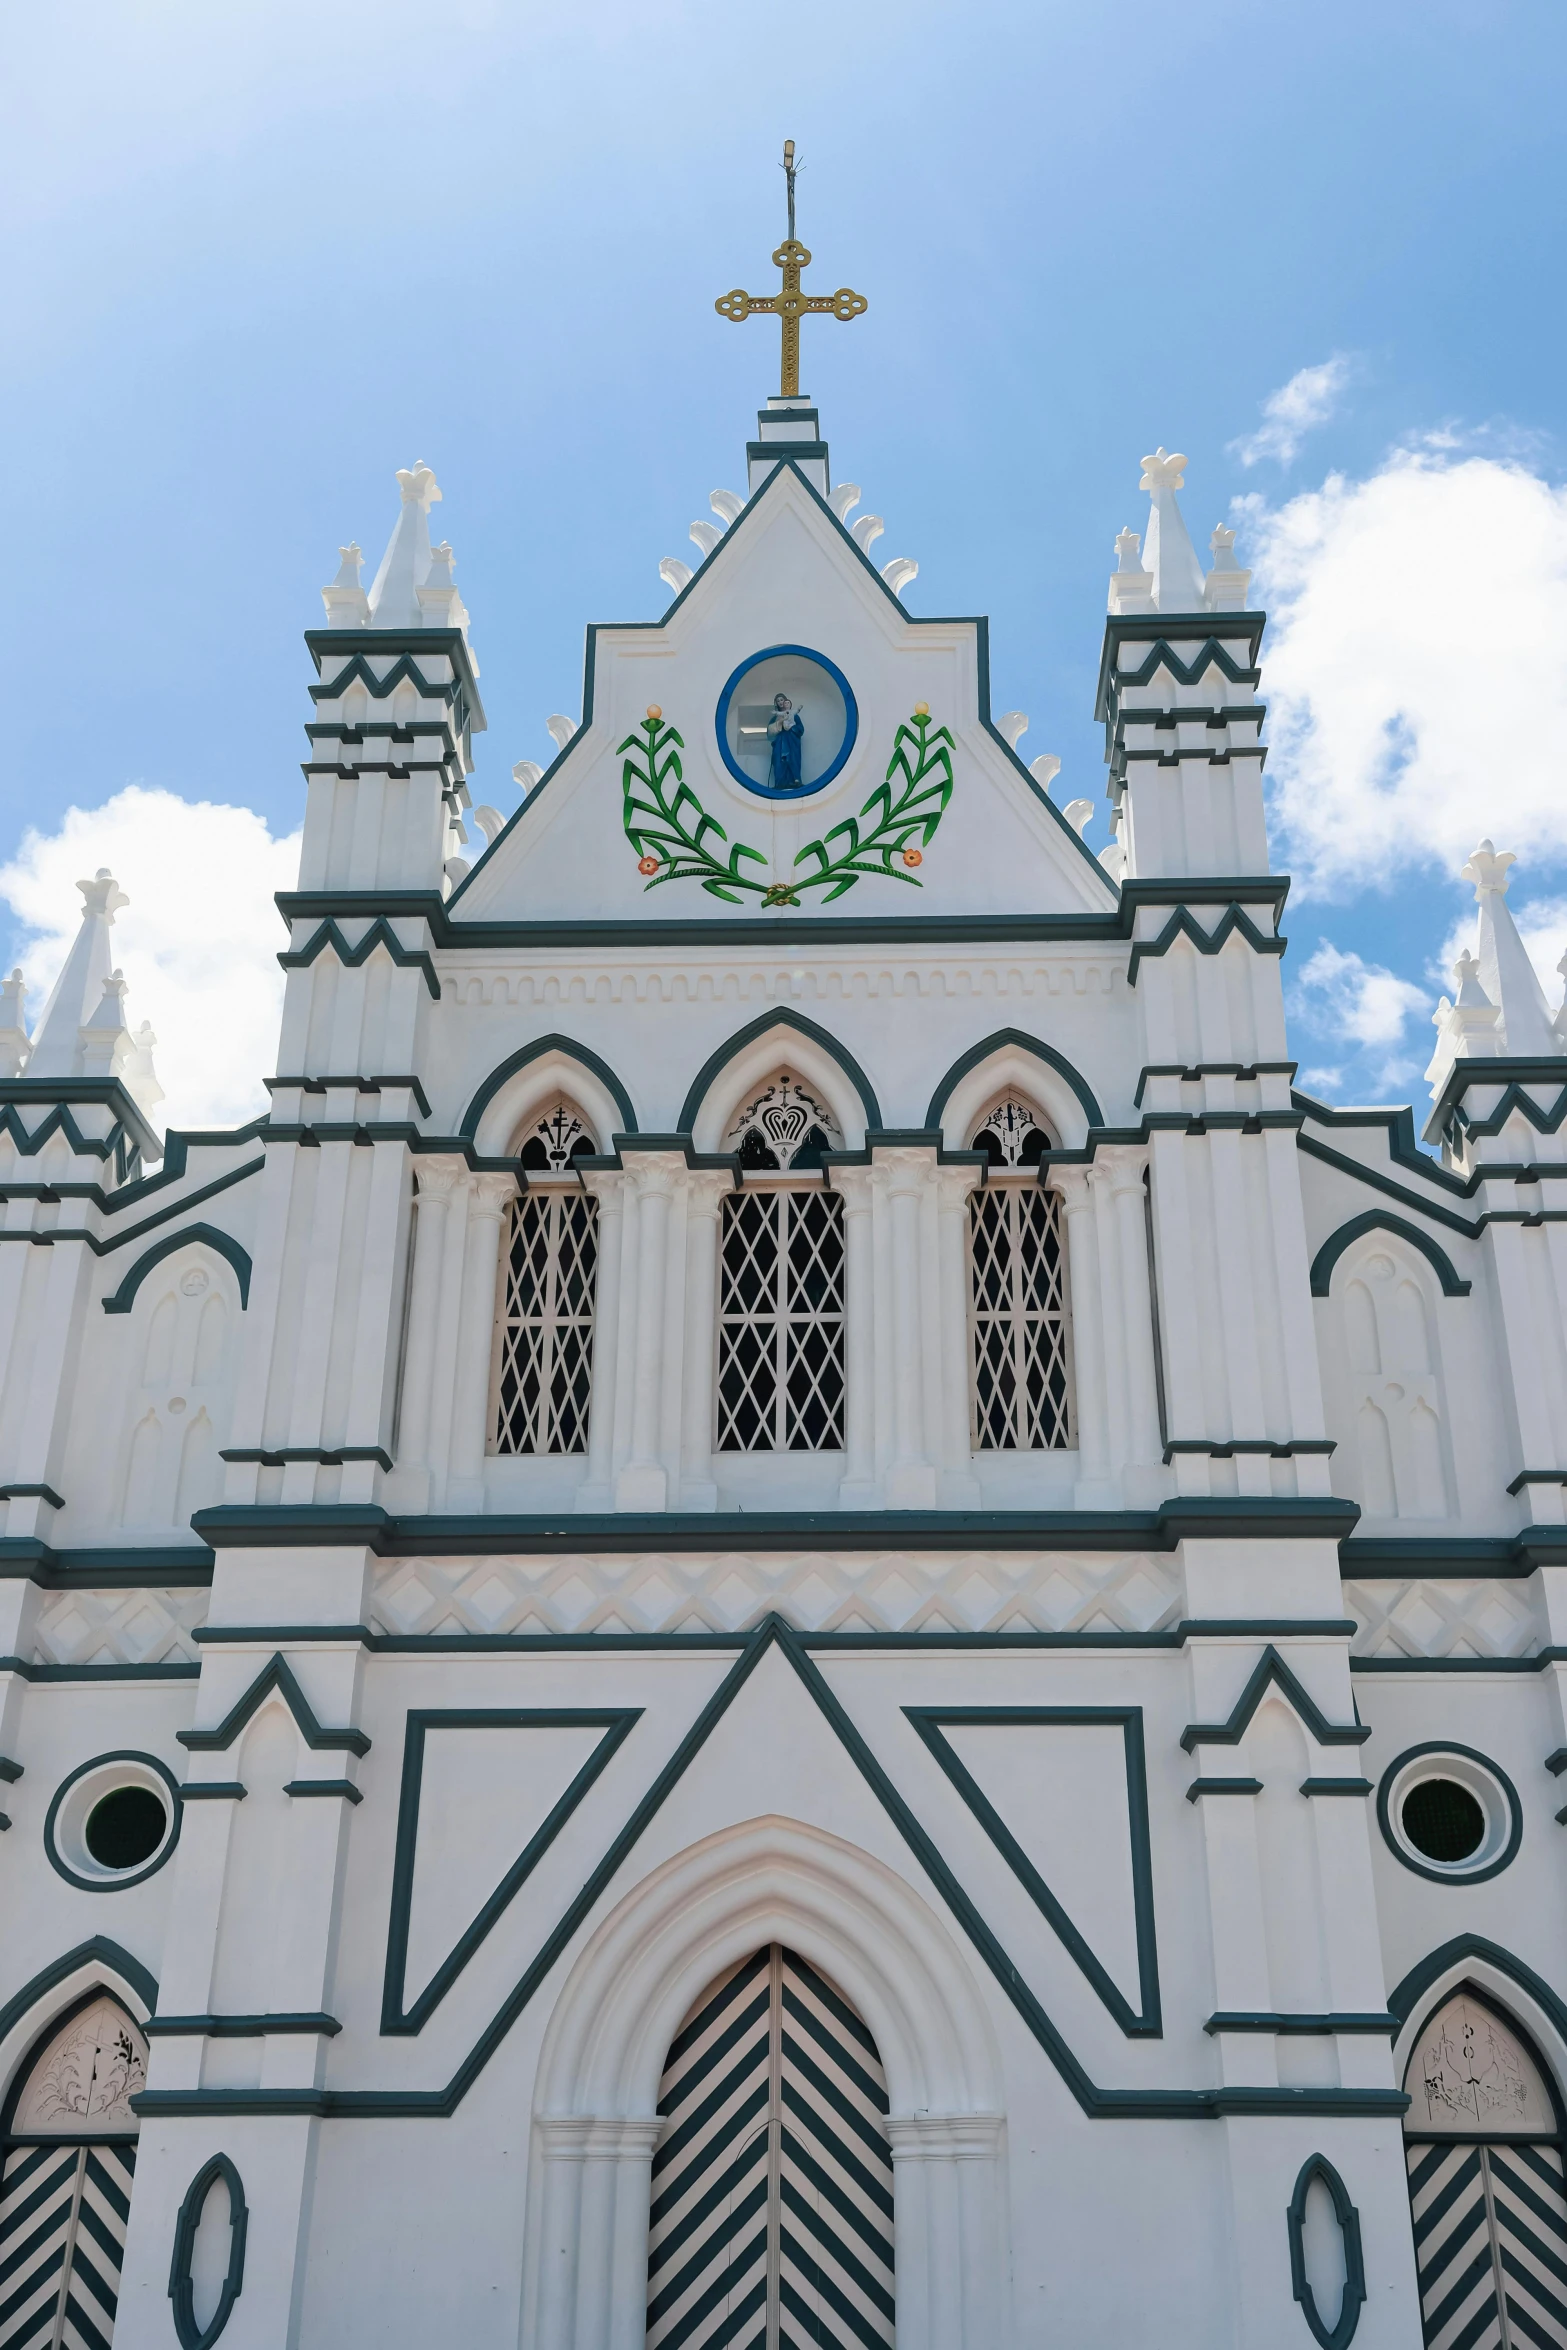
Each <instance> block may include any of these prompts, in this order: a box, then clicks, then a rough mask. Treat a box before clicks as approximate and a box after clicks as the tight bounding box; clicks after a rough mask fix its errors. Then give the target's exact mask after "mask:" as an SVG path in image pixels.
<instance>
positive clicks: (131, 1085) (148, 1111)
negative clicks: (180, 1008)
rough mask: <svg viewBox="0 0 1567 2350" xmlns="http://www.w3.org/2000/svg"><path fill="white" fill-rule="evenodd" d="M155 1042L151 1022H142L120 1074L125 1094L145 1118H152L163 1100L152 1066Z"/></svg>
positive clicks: (155, 1072)
mask: <svg viewBox="0 0 1567 2350" xmlns="http://www.w3.org/2000/svg"><path fill="white" fill-rule="evenodd" d="M157 1041H158V1039H157V1037H156V1036H155V1035H154V1033H153V1026H152V1022H151V1021H150V1020H144V1021H143V1022H142V1024H141V1026H140V1027H139V1028H138V1029H137V1031H136V1034H135V1035H134V1036H133V1037H132V1039H131V1049H130V1052H129V1054H128V1055H127V1056H126V1062H125V1068H124V1071H123V1073H122V1074H123V1077H124V1081H125V1090H126V1092H127V1093H128V1094H129V1095H130V1097H131V1099H132V1100H133V1101H134V1102H135V1104H136V1107H137V1108H138V1109H139V1110H140V1111H141V1113H142V1115H143V1117H145V1118H150V1117H151V1116H152V1113H153V1111H154V1110H155V1109H156V1108H157V1106H158V1104H159V1102H161V1101H162V1099H163V1088H162V1086H161V1085H160V1084H159V1083H158V1073H157V1071H156V1069H154V1067H153V1065H152V1048H153V1046H154V1045H155V1044H156V1043H157Z"/></svg>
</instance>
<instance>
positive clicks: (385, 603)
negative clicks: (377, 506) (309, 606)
mask: <svg viewBox="0 0 1567 2350" xmlns="http://www.w3.org/2000/svg"><path fill="white" fill-rule="evenodd" d="M397 486H398V488H399V490H401V492H402V498H403V504H402V511H401V513H400V514H399V515H398V517H397V527H396V529H395V530H394V531H393V533H392V536H391V539H390V541H389V542H388V545H387V549H386V553H385V554H384V555H383V556H382V558H381V568H380V570H379V571H378V572H377V573H376V575H375V582H374V585H373V586H372V587H371V590H370V620H371V625H372V626H373V627H375V628H422V627H424V626H426V625H427V623H426V622H425V620H424V617H423V615H422V614H421V612H420V610H419V590H420V588H422V587H423V585H424V583H425V580H426V578H427V577H428V576H429V570H430V508H431V507H432V506H433V505H434V504H435V503H436V501H437V499H438V498H439V497H440V494H441V493H440V490H439V488H438V487H437V485H436V479H435V476H434V474H433V473H432V472H431V471H430V468H429V466H428V465H426V464H425V463H424V461H423V459H422V458H421V459H420V460H419V461H418V463H417V464H415V465H412V466H409V467H406V468H404V469H402V470H401V471H399V473H398V476H397Z"/></svg>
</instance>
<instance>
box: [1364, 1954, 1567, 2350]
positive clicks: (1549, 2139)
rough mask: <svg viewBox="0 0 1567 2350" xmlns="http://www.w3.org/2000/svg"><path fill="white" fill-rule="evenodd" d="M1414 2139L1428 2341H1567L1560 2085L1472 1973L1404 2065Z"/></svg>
mask: <svg viewBox="0 0 1567 2350" xmlns="http://www.w3.org/2000/svg"><path fill="white" fill-rule="evenodd" d="M1404 2089H1405V2093H1406V2094H1407V2096H1408V2098H1409V2110H1408V2111H1407V2113H1406V2114H1405V2116H1404V2147H1405V2154H1406V2157H1407V2160H1408V2164H1409V2201H1410V2208H1411V2211H1412V2213H1413V2216H1414V2226H1415V2259H1416V2263H1417V2266H1418V2268H1419V2272H1420V2314H1421V2322H1422V2324H1423V2326H1424V2329H1425V2339H1426V2343H1427V2350H1456V2346H1457V2345H1458V2344H1460V2343H1462V2344H1464V2345H1465V2346H1466V2350H1496V2346H1498V2345H1500V2346H1502V2350H1511V2346H1513V2345H1517V2346H1519V2350H1522V2345H1524V2344H1526V2343H1527V2344H1531V2345H1532V2344H1535V2343H1562V2342H1567V2184H1564V2179H1563V2170H1562V2118H1561V2112H1560V2108H1559V2104H1558V2100H1557V2097H1556V2092H1555V2089H1554V2087H1553V2086H1552V2084H1551V2081H1550V2079H1549V2077H1548V2075H1547V2074H1546V2071H1545V2068H1544V2066H1543V2065H1542V2064H1541V2063H1540V2061H1539V2059H1538V2057H1537V2056H1536V2055H1535V2053H1534V2051H1533V2049H1532V2048H1531V2047H1530V2046H1529V2043H1528V2041H1527V2040H1526V2038H1525V2037H1524V2034H1523V2033H1522V2032H1521V2031H1520V2030H1519V2029H1518V2027H1517V2025H1516V2024H1514V2023H1513V2022H1512V2021H1511V2019H1510V2018H1504V2017H1502V2016H1500V2015H1499V2014H1498V2013H1497V2011H1496V2009H1495V2008H1494V2007H1492V2006H1491V2005H1490V2003H1489V2002H1488V2001H1487V2000H1485V1999H1483V1998H1482V1997H1481V1996H1480V1995H1479V1993H1478V1992H1476V1991H1475V1990H1474V1989H1473V1987H1472V1986H1471V1985H1469V1984H1467V1983H1466V1984H1465V1985H1464V1986H1463V1988H1462V1989H1461V1990H1459V1991H1458V1992H1456V1993H1455V1994H1454V1995H1453V1996H1452V1997H1451V1998H1449V1999H1447V2000H1446V2001H1444V2003H1443V2005H1442V2006H1441V2007H1440V2008H1439V2009H1438V2010H1437V2012H1436V2013H1435V2014H1434V2015H1433V2016H1432V2017H1431V2018H1430V2020H1429V2021H1428V2022H1427V2024H1426V2026H1425V2029H1424V2030H1423V2031H1422V2032H1421V2034H1420V2036H1419V2038H1418V2039H1417V2040H1416V2042H1415V2045H1414V2050H1413V2053H1412V2054H1411V2056H1410V2059H1409V2064H1408V2067H1407V2069H1406V2071H1405V2074H1404Z"/></svg>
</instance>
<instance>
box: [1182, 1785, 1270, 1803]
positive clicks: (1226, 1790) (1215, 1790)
mask: <svg viewBox="0 0 1567 2350" xmlns="http://www.w3.org/2000/svg"><path fill="white" fill-rule="evenodd" d="M1261 1793H1262V1781H1261V1780H1260V1779H1194V1780H1193V1781H1192V1783H1191V1785H1190V1786H1189V1787H1188V1788H1187V1790H1186V1800H1187V1802H1188V1803H1195V1802H1196V1801H1197V1799H1198V1797H1199V1796H1201V1795H1260V1794H1261Z"/></svg>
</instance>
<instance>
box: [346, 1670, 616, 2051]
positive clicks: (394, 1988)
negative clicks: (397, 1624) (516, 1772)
mask: <svg viewBox="0 0 1567 2350" xmlns="http://www.w3.org/2000/svg"><path fill="white" fill-rule="evenodd" d="M642 1713H643V1708H642V1707H641V1706H620V1707H612V1708H607V1709H606V1708H585V1707H581V1706H509V1707H493V1706H492V1707H481V1708H473V1707H449V1706H432V1707H424V1708H417V1709H413V1710H411V1711H410V1712H409V1715H408V1727H407V1732H406V1735H405V1737H404V1741H403V1784H402V1795H401V1798H400V1800H399V1803H398V1809H397V1847H396V1854H395V1857H394V1859H393V1863H392V1903H391V1914H390V1916H389V1918H388V1920H387V1928H386V1972H385V1976H384V1979H383V1983H382V1989H381V2034H382V2037H383V2038H388V2037H392V2036H407V2037H411V2036H412V2035H413V2034H414V2033H417V2032H422V2031H423V2029H424V2027H425V2025H426V2024H427V2023H428V2022H429V2020H430V2018H431V2016H432V2015H433V2014H434V2013H435V2010H436V2009H437V2008H438V2007H439V2006H440V2004H441V2001H442V2000H443V1999H444V1998H445V1997H446V1994H447V1992H448V1991H449V1990H450V1989H451V1987H452V1985H453V1984H454V1983H455V1982H456V1980H457V1978H458V1976H459V1975H460V1974H461V1973H462V1971H463V1968H464V1967H465V1966H466V1965H467V1964H468V1961H469V1959H470V1958H472V1956H473V1954H474V1952H475V1951H476V1950H477V1949H478V1948H479V1946H480V1944H481V1943H482V1942H483V1941H484V1939H485V1937H486V1936H487V1935H488V1933H489V1932H490V1929H491V1927H492V1926H494V1925H495V1924H496V1923H497V1922H498V1920H499V1919H500V1918H501V1917H503V1916H504V1914H505V1912H506V1910H507V1909H508V1908H509V1906H510V1904H511V1902H512V1900H513V1899H514V1898H515V1896H516V1894H517V1893H518V1892H519V1891H520V1889H521V1888H522V1886H523V1885H524V1884H526V1882H527V1880H528V1878H529V1877H530V1876H531V1875H532V1874H533V1871H534V1870H535V1868H537V1866H538V1864H539V1862H540V1861H541V1860H542V1859H543V1858H544V1855H545V1854H546V1852H548V1850H549V1848H550V1846H551V1845H552V1844H553V1843H554V1841H555V1839H556V1837H557V1836H558V1835H559V1834H560V1832H561V1830H562V1828H564V1826H565V1825H566V1822H567V1821H568V1820H569V1819H570V1818H571V1815H572V1813H573V1812H574V1811H575V1810H576V1808H577V1806H578V1804H579V1803H581V1801H582V1799H583V1797H584V1796H585V1795H586V1794H587V1792H588V1789H589V1788H590V1787H591V1786H592V1785H593V1783H594V1781H595V1780H596V1779H597V1778H598V1777H599V1775H600V1773H601V1772H602V1771H603V1770H604V1768H605V1767H606V1765H607V1764H608V1763H609V1762H610V1761H611V1759H612V1758H613V1756H614V1755H615V1753H616V1752H617V1751H618V1749H619V1748H620V1747H621V1746H622V1745H623V1744H624V1743H625V1741H626V1739H627V1737H628V1736H629V1735H630V1733H631V1731H632V1729H633V1728H634V1727H635V1725H636V1724H637V1723H638V1722H639V1721H640V1720H641V1719H642ZM579 1729H586V1730H602V1731H603V1733H604V1735H603V1736H602V1737H601V1738H600V1740H599V1742H598V1744H597V1745H596V1746H595V1747H594V1749H593V1752H592V1753H591V1754H590V1755H589V1756H588V1759H587V1761H586V1762H585V1763H584V1764H583V1765H582V1767H581V1769H580V1770H579V1771H578V1772H577V1773H576V1774H575V1776H574V1777H573V1779H572V1781H571V1784H570V1786H569V1787H568V1788H567V1789H566V1791H565V1793H564V1794H563V1795H562V1796H561V1797H560V1800H559V1801H558V1802H557V1803H555V1804H554V1805H553V1806H552V1807H551V1809H550V1810H549V1811H548V1812H547V1813H546V1814H545V1816H544V1818H543V1819H542V1820H541V1821H540V1823H539V1825H538V1827H537V1828H536V1829H535V1830H534V1832H533V1834H532V1835H531V1836H530V1837H529V1839H528V1841H527V1843H526V1844H525V1845H524V1846H523V1848H522V1850H521V1852H520V1853H519V1854H518V1855H517V1858H516V1859H515V1860H514V1861H513V1862H512V1864H511V1866H510V1868H509V1869H508V1870H507V1871H506V1874H505V1875H504V1876H503V1877H502V1879H501V1881H500V1883H499V1884H498V1885H497V1886H496V1888H495V1890H494V1892H493V1893H492V1894H490V1896H489V1898H488V1899H487V1900H486V1902H485V1903H484V1905H483V1907H482V1908H481V1909H480V1911H479V1913H478V1915H477V1916H476V1917H475V1918H474V1920H473V1922H472V1923H471V1924H470V1925H469V1926H467V1927H465V1928H464V1930H463V1932H462V1933H461V1934H460V1935H459V1936H458V1938H457V1940H456V1941H455V1942H454V1943H453V1944H452V1947H451V1949H450V1950H449V1951H448V1952H447V1954H446V1956H445V1958H443V1959H442V1961H441V1963H440V1965H439V1966H438V1967H437V1968H436V1969H435V1972H434V1973H433V1974H432V1975H431V1977H430V1979H429V1981H428V1982H427V1983H426V1984H425V1987H424V1989H423V1990H422V1991H421V1992H420V1994H419V1996H418V1998H417V1999H415V2000H414V2001H413V2002H412V2004H411V2005H409V2006H407V2007H405V2006H404V2004H403V2000H404V1994H405V1991H406V1986H407V1971H408V1925H409V1916H410V1912H411V1910H412V1907H413V1889H414V1869H415V1866H416V1863H417V1859H418V1846H419V1802H420V1794H421V1790H422V1786H423V1781H424V1753H425V1741H426V1739H427V1737H428V1734H429V1732H430V1731H431V1730H579ZM448 1827H449V1823H447V1822H443V1823H442V1829H443V1831H444V1830H445V1829H447V1828H448Z"/></svg>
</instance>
